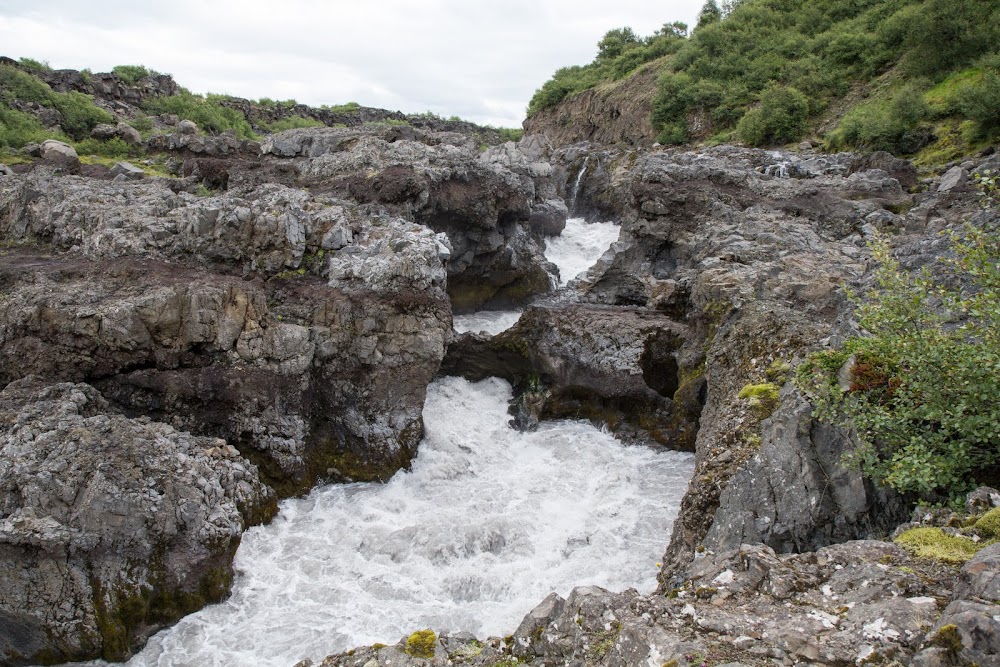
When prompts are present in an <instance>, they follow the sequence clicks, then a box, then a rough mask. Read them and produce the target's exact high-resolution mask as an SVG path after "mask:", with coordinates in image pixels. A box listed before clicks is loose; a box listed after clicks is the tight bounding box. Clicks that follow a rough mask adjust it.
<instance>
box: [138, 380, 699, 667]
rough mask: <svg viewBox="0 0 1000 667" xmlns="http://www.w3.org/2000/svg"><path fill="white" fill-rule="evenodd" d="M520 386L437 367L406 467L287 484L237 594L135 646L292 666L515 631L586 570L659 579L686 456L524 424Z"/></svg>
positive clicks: (626, 581) (178, 655)
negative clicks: (349, 652)
mask: <svg viewBox="0 0 1000 667" xmlns="http://www.w3.org/2000/svg"><path fill="white" fill-rule="evenodd" d="M510 397H511V389H510V386H509V385H508V384H507V383H506V382H504V381H502V380H498V379H489V380H485V381H483V382H480V383H475V384H472V383H469V382H467V381H466V380H463V379H461V378H444V379H441V380H438V381H435V382H434V383H433V384H432V385H431V387H430V388H429V392H428V397H427V404H426V407H425V408H424V419H425V422H426V429H427V430H426V438H425V440H424V441H423V443H422V444H421V446H420V450H419V451H420V453H419V455H418V456H417V458H416V459H415V461H414V463H413V469H412V471H409V472H400V473H398V474H397V475H395V476H394V477H393V478H392V479H391V480H390V481H389V482H387V483H385V484H349V485H338V486H327V487H324V488H320V489H316V490H314V491H313V492H312V493H311V494H309V496H307V497H305V498H300V499H292V500H286V501H284V502H283V503H282V504H281V512H280V514H279V516H278V517H277V518H276V519H275V521H274V522H273V523H272V524H271V525H270V526H263V527H257V528H253V529H251V530H249V531H247V533H246V534H245V536H244V538H243V543H242V545H241V546H240V549H239V552H238V553H237V556H236V562H235V566H236V570H237V578H236V582H235V586H234V590H233V595H232V597H231V598H230V599H229V600H228V601H226V602H224V603H222V604H218V605H214V606H211V607H208V608H206V609H203V610H202V611H200V612H197V613H195V614H192V615H190V616H187V617H185V618H184V619H182V620H181V621H180V622H179V623H178V624H177V625H176V626H174V627H173V628H170V629H168V630H165V631H163V632H161V633H160V634H159V635H157V636H156V637H154V638H153V639H152V640H151V641H150V643H149V645H148V646H147V647H146V649H145V650H144V651H143V652H142V653H141V654H139V655H138V656H136V657H135V658H133V660H132V661H130V662H129V663H128V664H129V665H132V666H133V667H138V666H149V665H159V666H164V667H165V666H167V665H170V666H171V667H179V666H182V665H191V666H194V665H198V666H212V665H218V666H219V667H221V666H222V665H233V664H239V665H260V666H264V667H272V666H273V667H290V665H292V664H294V663H295V662H296V661H298V660H299V659H300V658H303V657H312V658H314V659H315V658H320V657H322V656H324V655H326V654H327V653H329V652H335V651H340V650H344V649H347V648H349V647H353V646H359V645H364V644H371V643H374V642H383V643H393V642H395V641H396V640H397V639H398V638H399V637H401V636H404V635H406V634H409V633H410V632H412V631H413V630H415V629H420V628H432V629H434V630H436V631H439V632H440V631H442V630H447V631H452V632H458V631H469V632H473V633H475V634H477V635H478V636H486V635H502V634H506V633H508V632H510V631H512V630H513V629H514V628H515V627H516V626H517V624H518V623H519V621H520V620H521V618H522V616H523V615H524V614H525V613H526V612H528V611H529V610H530V609H532V608H533V607H534V606H535V605H536V604H537V603H538V602H540V601H541V600H542V599H543V598H544V597H545V596H546V595H547V594H548V593H549V592H551V591H556V592H558V593H560V594H563V595H565V594H567V593H569V591H570V590H571V588H572V587H574V586H578V585H587V584H594V585H599V586H604V587H606V588H609V589H612V590H623V589H625V588H628V587H635V588H638V589H639V590H641V591H651V590H652V589H653V588H654V586H655V576H656V571H657V570H656V561H657V560H658V559H659V557H660V555H661V554H662V552H663V548H664V546H665V545H666V543H667V541H668V539H669V536H670V529H671V525H672V522H673V519H674V517H675V516H676V514H677V510H678V506H679V503H680V499H681V496H682V494H683V492H684V490H685V488H686V486H687V482H688V479H689V478H690V475H691V471H692V467H693V458H692V456H691V455H690V454H684V453H679V452H669V451H654V450H653V449H649V448H646V447H637V446H633V447H626V446H623V445H622V444H621V443H619V442H617V441H616V440H614V438H612V437H611V436H610V435H608V434H607V433H605V432H602V431H601V430H598V429H596V428H594V427H593V426H592V425H590V424H589V423H585V422H576V421H564V422H553V423H545V424H542V425H541V427H540V428H539V429H538V431H537V432H534V433H528V434H525V433H519V432H517V431H514V430H513V429H511V428H510V427H509V426H508V423H507V422H508V420H509V418H510V417H509V415H508V414H507V402H508V400H509V399H510Z"/></svg>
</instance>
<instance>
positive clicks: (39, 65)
mask: <svg viewBox="0 0 1000 667" xmlns="http://www.w3.org/2000/svg"><path fill="white" fill-rule="evenodd" d="M18 62H19V63H21V67H24V68H25V69H31V70H35V71H36V72H51V71H52V68H51V67H50V66H49V64H48V63H47V62H43V61H41V60H35V59H34V58H21V59H19V60H18Z"/></svg>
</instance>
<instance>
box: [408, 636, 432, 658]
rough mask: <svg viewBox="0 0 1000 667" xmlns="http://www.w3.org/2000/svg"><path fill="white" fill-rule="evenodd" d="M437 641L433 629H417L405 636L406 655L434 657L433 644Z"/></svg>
mask: <svg viewBox="0 0 1000 667" xmlns="http://www.w3.org/2000/svg"><path fill="white" fill-rule="evenodd" d="M436 643H437V635H436V634H434V631H433V630H417V631H416V632H414V633H413V634H412V635H410V636H409V637H407V638H406V648H405V649H404V650H405V651H406V654H407V655H410V656H413V657H414V658H425V659H428V660H429V659H430V658H433V657H434V645H435V644H436Z"/></svg>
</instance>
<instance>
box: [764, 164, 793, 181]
mask: <svg viewBox="0 0 1000 667" xmlns="http://www.w3.org/2000/svg"><path fill="white" fill-rule="evenodd" d="M790 166H791V163H790V162H778V163H776V164H770V165H768V166H767V168H765V169H764V173H765V174H767V175H768V176H775V177H777V178H788V167H790Z"/></svg>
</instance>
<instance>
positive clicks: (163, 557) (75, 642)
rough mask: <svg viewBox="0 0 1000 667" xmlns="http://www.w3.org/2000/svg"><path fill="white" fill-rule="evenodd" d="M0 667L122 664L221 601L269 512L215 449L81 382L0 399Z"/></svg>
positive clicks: (248, 479)
mask: <svg viewBox="0 0 1000 667" xmlns="http://www.w3.org/2000/svg"><path fill="white" fill-rule="evenodd" d="M0 429H2V430H3V437H2V439H0V442H2V446H0V565H2V567H3V571H4V577H3V578H2V580H0V660H2V661H3V662H4V664H11V665H19V664H31V663H34V662H37V661H43V660H44V661H51V660H56V661H69V660H83V659H90V658H96V657H104V658H106V659H110V660H122V659H125V658H127V657H128V656H129V655H130V654H131V653H132V652H133V651H134V650H136V648H137V647H138V646H140V645H141V644H142V643H143V642H144V641H145V639H146V637H147V636H149V635H150V634H152V633H153V632H155V631H157V630H158V629H160V628H162V627H164V626H165V625H168V624H170V623H172V622H174V621H176V620H177V619H178V618H179V617H180V616H182V615H184V614H186V613H189V612H191V611H194V610H195V609H198V608H200V607H201V606H203V605H204V604H206V603H209V602H215V601H218V600H221V599H223V598H224V597H225V596H226V595H228V592H229V586H230V583H231V581H232V576H233V573H232V558H233V555H234V553H235V551H236V547H237V545H238V544H239V540H240V535H241V533H242V531H243V530H244V529H245V528H246V527H248V526H250V525H253V524H255V523H260V522H261V521H266V520H268V519H269V518H270V517H271V516H272V515H273V514H274V512H275V511H276V510H277V507H276V505H275V497H274V494H273V492H272V491H271V490H270V489H268V488H267V487H265V486H264V485H263V484H262V483H261V482H260V480H259V478H258V476H257V470H256V468H255V466H253V465H252V464H250V463H249V462H247V461H246V460H245V459H242V458H240V457H238V456H237V457H235V458H232V457H228V458H220V457H216V456H213V455H212V452H213V451H215V450H217V449H218V448H220V447H225V446H226V443H225V442H223V441H221V440H218V439H215V438H205V437H195V436H192V435H190V434H188V433H185V432H182V431H178V430H175V429H174V428H172V427H170V426H168V425H166V424H162V423H158V422H153V421H150V420H148V419H139V420H134V419H128V418H126V417H124V416H122V415H119V414H116V413H115V412H114V411H113V410H111V409H110V407H109V405H108V403H107V402H106V401H105V400H104V399H103V398H102V397H101V395H100V394H99V393H98V392H97V391H96V390H95V389H93V388H92V387H90V386H87V385H84V384H71V383H62V384H54V385H48V384H46V383H44V382H42V381H41V380H39V379H37V378H32V377H28V378H24V379H22V380H19V381H16V382H13V383H10V384H8V385H7V387H6V388H5V389H4V390H3V391H2V392H0Z"/></svg>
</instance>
